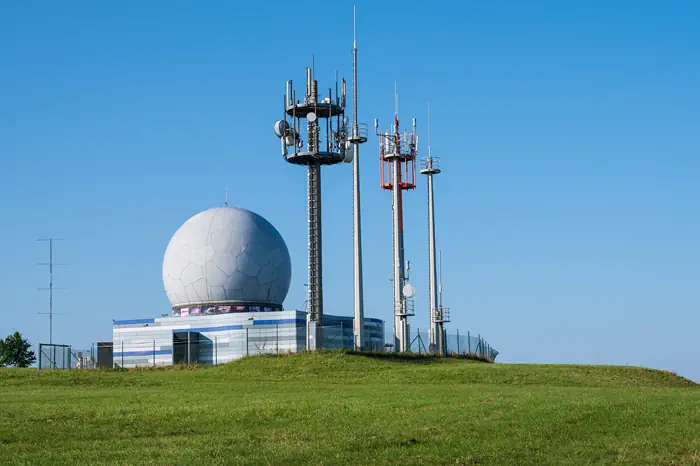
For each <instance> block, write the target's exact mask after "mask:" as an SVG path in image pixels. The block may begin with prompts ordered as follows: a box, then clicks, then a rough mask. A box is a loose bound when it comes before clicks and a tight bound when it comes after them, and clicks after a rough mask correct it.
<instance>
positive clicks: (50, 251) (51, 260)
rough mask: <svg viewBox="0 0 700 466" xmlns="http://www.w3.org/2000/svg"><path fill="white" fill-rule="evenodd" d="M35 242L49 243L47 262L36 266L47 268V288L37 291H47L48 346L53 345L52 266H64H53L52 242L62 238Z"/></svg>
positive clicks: (43, 313)
mask: <svg viewBox="0 0 700 466" xmlns="http://www.w3.org/2000/svg"><path fill="white" fill-rule="evenodd" d="M37 241H46V242H48V243H49V262H42V263H39V264H37V265H45V266H48V267H49V287H48V288H39V290H42V291H44V290H48V291H49V312H48V316H49V344H53V291H54V289H56V288H54V286H53V267H54V265H65V264H54V263H53V242H54V241H63V239H62V238H42V239H38V240H37ZM39 314H41V315H46V313H45V312H40V313H39Z"/></svg>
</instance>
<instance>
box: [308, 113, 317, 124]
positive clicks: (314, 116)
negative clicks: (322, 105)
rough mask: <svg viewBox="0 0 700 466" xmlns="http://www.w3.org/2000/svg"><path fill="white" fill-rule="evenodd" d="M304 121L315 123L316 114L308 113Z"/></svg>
mask: <svg viewBox="0 0 700 466" xmlns="http://www.w3.org/2000/svg"><path fill="white" fill-rule="evenodd" d="M306 119H307V120H308V121H309V122H310V123H313V122H314V121H316V114H315V113H314V112H309V113H308V114H307V115H306Z"/></svg>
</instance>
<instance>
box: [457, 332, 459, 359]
mask: <svg viewBox="0 0 700 466" xmlns="http://www.w3.org/2000/svg"><path fill="white" fill-rule="evenodd" d="M457 354H459V329H457Z"/></svg>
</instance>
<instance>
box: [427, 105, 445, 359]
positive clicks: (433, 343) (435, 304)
mask: <svg viewBox="0 0 700 466" xmlns="http://www.w3.org/2000/svg"><path fill="white" fill-rule="evenodd" d="M420 166H421V171H420V172H421V174H423V175H426V176H427V177H428V251H429V255H430V257H429V259H430V260H429V264H430V348H429V350H430V352H432V353H435V352H437V353H439V354H442V355H444V354H445V353H446V349H447V348H446V345H445V331H444V323H445V322H449V321H450V312H449V309H447V308H444V307H443V306H442V274H440V290H439V294H438V276H437V267H436V266H435V265H436V264H435V259H436V257H435V200H434V197H433V176H434V175H437V174H439V173H440V158H439V157H433V153H432V147H431V140H430V104H428V156H427V157H426V158H423V159H421V161H420ZM441 256H442V254H441ZM440 262H441V263H442V258H441V260H440Z"/></svg>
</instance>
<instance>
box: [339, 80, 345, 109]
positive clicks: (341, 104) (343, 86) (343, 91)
mask: <svg viewBox="0 0 700 466" xmlns="http://www.w3.org/2000/svg"><path fill="white" fill-rule="evenodd" d="M345 88H346V86H345V78H343V83H342V91H341V92H342V93H343V96H342V98H341V100H340V102H341V103H340V106H341V107H343V108H345V98H346V97H345V96H346V94H345Z"/></svg>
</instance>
